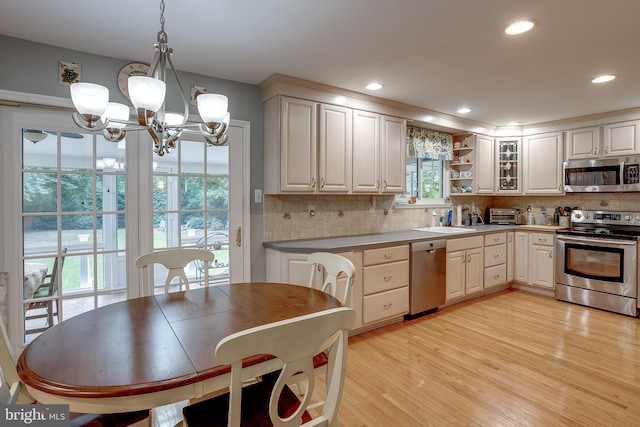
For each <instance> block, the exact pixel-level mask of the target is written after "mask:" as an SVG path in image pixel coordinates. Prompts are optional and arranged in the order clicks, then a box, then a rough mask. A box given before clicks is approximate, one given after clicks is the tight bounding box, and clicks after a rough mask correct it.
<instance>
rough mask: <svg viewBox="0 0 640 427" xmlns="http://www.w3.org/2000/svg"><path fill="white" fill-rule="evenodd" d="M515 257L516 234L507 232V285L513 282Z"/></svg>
mask: <svg viewBox="0 0 640 427" xmlns="http://www.w3.org/2000/svg"><path fill="white" fill-rule="evenodd" d="M514 256H515V233H514V232H513V231H509V232H507V283H511V282H513V278H514V274H513V272H514Z"/></svg>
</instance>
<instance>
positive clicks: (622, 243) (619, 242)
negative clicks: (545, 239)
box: [556, 236, 636, 246]
mask: <svg viewBox="0 0 640 427" xmlns="http://www.w3.org/2000/svg"><path fill="white" fill-rule="evenodd" d="M556 238H557V239H558V240H562V241H564V242H578V243H593V244H596V245H602V244H607V243H608V244H614V245H617V246H635V245H636V241H631V240H611V239H591V238H589V237H574V236H556Z"/></svg>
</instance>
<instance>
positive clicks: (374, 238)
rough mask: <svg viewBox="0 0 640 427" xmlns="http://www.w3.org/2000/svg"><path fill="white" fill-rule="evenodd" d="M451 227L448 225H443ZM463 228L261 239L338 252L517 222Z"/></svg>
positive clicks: (274, 245)
mask: <svg viewBox="0 0 640 427" xmlns="http://www.w3.org/2000/svg"><path fill="white" fill-rule="evenodd" d="M445 228H450V227H445ZM454 228H456V229H462V230H464V231H460V232H456V233H450V232H432V231H416V230H406V231H392V232H388V233H378V234H365V235H360V236H344V237H328V238H319V239H302V240H285V241H276V242H264V243H263V244H262V245H263V246H264V247H265V248H269V249H275V250H277V251H281V252H297V253H311V252H316V251H323V252H340V251H348V250H361V249H369V248H374V247H384V246H391V245H396V244H407V243H412V242H419V241H425V240H435V239H454V238H456V237H469V236H473V235H484V234H491V233H498V232H501V231H510V230H516V229H518V228H519V226H517V225H493V224H490V225H478V226H475V227H454ZM556 229H557V227H551V226H550V227H549V231H553V232H555V230H556Z"/></svg>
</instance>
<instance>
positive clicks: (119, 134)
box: [102, 128, 127, 142]
mask: <svg viewBox="0 0 640 427" xmlns="http://www.w3.org/2000/svg"><path fill="white" fill-rule="evenodd" d="M126 133H127V132H126V131H125V130H124V129H115V128H105V129H103V130H102V135H103V136H104V137H105V139H106V140H107V141H109V142H120V141H122V139H123V138H124V136H125V134H126Z"/></svg>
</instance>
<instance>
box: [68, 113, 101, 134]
mask: <svg viewBox="0 0 640 427" xmlns="http://www.w3.org/2000/svg"><path fill="white" fill-rule="evenodd" d="M94 117H97V119H96V120H92V121H90V122H87V120H86V119H85V118H84V116H83V115H82V114H80V113H78V112H77V111H76V112H74V113H73V114H71V118H72V119H73V122H74V123H75V124H76V125H77V126H78V127H80V128H82V129H84V130H88V131H90V132H96V131H101V130H102V129H104V128H106V127H107V124H106V123H105V124H101V125H96V123H98V120H100V117H99V116H94ZM107 123H108V121H107Z"/></svg>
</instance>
